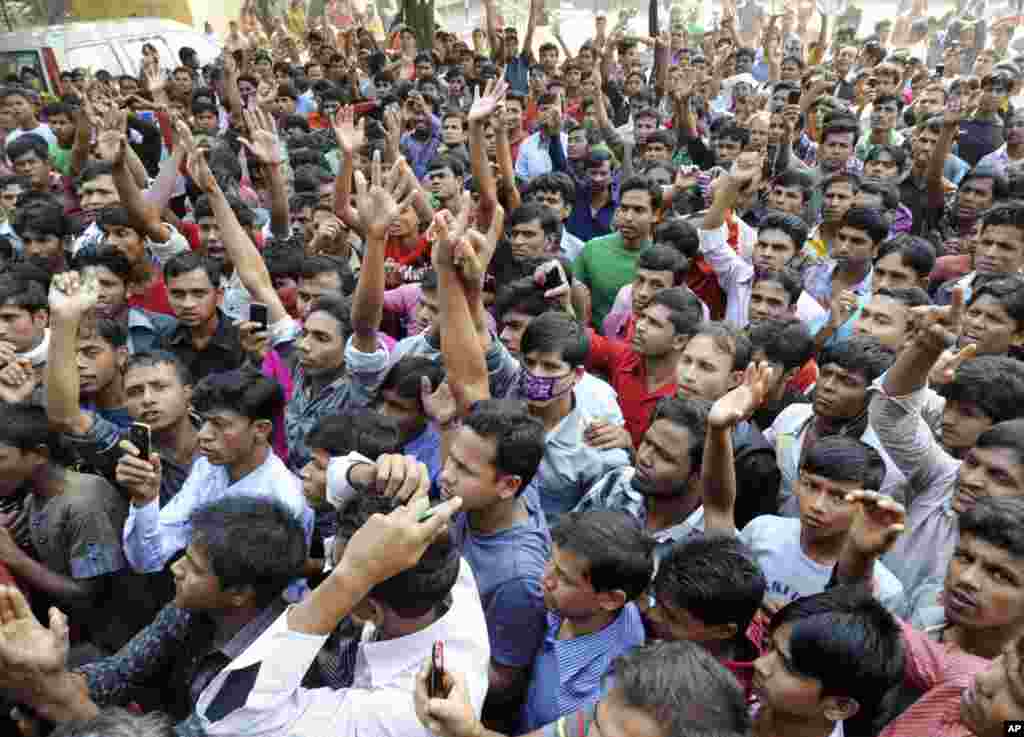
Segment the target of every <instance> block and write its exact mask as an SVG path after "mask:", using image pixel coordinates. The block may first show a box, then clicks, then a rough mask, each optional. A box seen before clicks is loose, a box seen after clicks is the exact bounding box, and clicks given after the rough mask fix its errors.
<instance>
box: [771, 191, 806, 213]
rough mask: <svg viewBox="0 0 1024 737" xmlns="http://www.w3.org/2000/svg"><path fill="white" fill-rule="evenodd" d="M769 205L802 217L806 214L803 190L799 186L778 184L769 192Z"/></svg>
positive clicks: (773, 208) (774, 208)
mask: <svg viewBox="0 0 1024 737" xmlns="http://www.w3.org/2000/svg"><path fill="white" fill-rule="evenodd" d="M768 207H769V208H771V209H772V210H778V211H779V212H785V213H789V214H790V215H796V216H797V217H802V216H803V214H804V193H803V190H802V189H800V188H799V187H783V186H782V185H781V184H776V185H774V186H773V187H772V189H771V192H769V193H768Z"/></svg>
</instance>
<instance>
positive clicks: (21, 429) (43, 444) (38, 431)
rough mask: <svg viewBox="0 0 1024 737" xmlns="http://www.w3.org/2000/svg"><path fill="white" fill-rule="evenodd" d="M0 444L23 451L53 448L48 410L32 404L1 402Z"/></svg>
mask: <svg viewBox="0 0 1024 737" xmlns="http://www.w3.org/2000/svg"><path fill="white" fill-rule="evenodd" d="M0 444H2V445H6V446H9V447H11V448H17V449H18V450H21V451H28V450H38V449H40V448H45V449H47V450H50V449H51V437H50V427H49V421H48V420H47V419H46V410H45V409H43V408H42V407H39V406H36V405H31V404H7V403H6V402H0Z"/></svg>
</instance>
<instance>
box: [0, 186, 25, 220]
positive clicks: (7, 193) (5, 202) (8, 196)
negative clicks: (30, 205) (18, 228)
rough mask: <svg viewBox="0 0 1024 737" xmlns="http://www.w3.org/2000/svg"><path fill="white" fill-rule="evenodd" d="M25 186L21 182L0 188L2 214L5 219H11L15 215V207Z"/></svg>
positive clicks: (0, 211) (0, 210)
mask: <svg viewBox="0 0 1024 737" xmlns="http://www.w3.org/2000/svg"><path fill="white" fill-rule="evenodd" d="M24 191H25V188H24V187H22V186H21V185H20V184H8V185H7V186H6V187H4V188H3V189H0V214H2V216H3V217H4V219H6V220H9V219H11V218H13V217H14V208H15V205H17V203H18V197H19V196H20V195H21V193H22V192H24Z"/></svg>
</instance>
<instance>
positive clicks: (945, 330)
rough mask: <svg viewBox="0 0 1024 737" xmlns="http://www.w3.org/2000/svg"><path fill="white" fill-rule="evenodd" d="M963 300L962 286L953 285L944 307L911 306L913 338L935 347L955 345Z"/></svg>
mask: <svg viewBox="0 0 1024 737" xmlns="http://www.w3.org/2000/svg"><path fill="white" fill-rule="evenodd" d="M964 301H965V300H964V288H963V287H954V288H953V294H952V299H951V300H950V303H949V305H947V306H945V307H937V306H928V305H925V306H921V307H911V308H910V311H911V313H912V314H913V315H914V323H915V325H917V332H916V333H915V340H919V341H925V342H929V343H931V344H932V345H933V346H935V347H942V348H951V347H952V346H955V345H956V342H957V338H958V337H959V336H960V328H961V325H962V324H963V317H964V310H965V307H964Z"/></svg>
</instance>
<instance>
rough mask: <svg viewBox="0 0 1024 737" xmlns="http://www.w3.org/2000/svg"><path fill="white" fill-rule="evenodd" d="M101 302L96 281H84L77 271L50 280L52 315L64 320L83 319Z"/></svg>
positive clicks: (58, 275)
mask: <svg viewBox="0 0 1024 737" xmlns="http://www.w3.org/2000/svg"><path fill="white" fill-rule="evenodd" d="M97 301H99V288H98V286H97V284H96V281H95V279H83V278H82V277H81V275H80V274H79V273H78V272H76V271H69V272H66V273H64V274H57V275H56V276H54V277H53V279H51V280H50V294H49V303H50V314H51V315H54V316H56V317H63V318H81V317H82V315H84V314H85V313H86V312H88V311H89V310H91V309H93V308H94V307H95V306H96V302H97Z"/></svg>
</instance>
